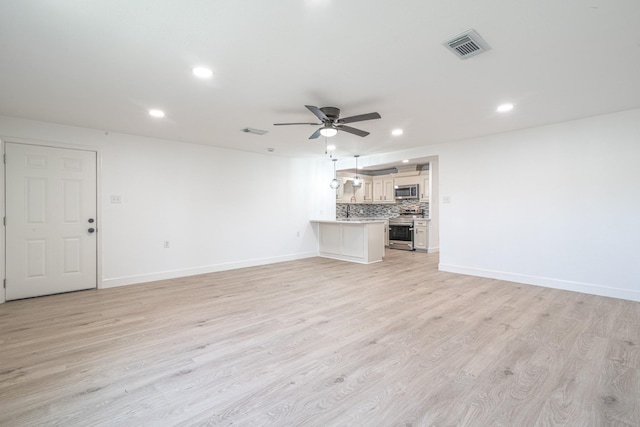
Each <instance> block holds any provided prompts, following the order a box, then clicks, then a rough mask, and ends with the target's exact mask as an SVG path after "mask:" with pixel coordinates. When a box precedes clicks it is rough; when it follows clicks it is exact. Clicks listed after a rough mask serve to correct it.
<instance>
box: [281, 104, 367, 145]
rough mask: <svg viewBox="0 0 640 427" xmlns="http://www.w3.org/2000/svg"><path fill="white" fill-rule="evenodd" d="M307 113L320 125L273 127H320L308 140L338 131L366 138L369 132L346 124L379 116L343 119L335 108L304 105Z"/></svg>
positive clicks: (283, 124)
mask: <svg viewBox="0 0 640 427" xmlns="http://www.w3.org/2000/svg"><path fill="white" fill-rule="evenodd" d="M305 107H307V109H308V110H309V111H311V112H312V113H313V114H315V116H316V117H317V118H318V119H320V121H321V123H274V124H273V125H274V126H288V125H312V126H322V127H321V128H320V129H318V130H316V131H315V132H314V133H313V134H311V136H310V137H309V139H316V138H317V137H319V136H320V135H323V136H327V137H329V136H334V135H335V134H336V133H338V131H339V130H341V131H344V132H348V133H352V134H354V135H358V136H363V137H364V136H367V135H369V132H365V131H363V130H360V129H356V128H353V127H351V126H346V125H345V124H346V123H353V122H362V121H364V120H372V119H379V118H380V114H378V113H367V114H359V115H357V116H351V117H345V118H343V119H341V118H340V109H339V108H336V107H320V108H318V107H314V106H313V105H305Z"/></svg>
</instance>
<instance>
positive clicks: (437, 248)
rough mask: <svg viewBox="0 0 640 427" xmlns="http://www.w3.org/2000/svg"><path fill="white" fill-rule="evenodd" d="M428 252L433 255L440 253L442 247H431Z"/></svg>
mask: <svg viewBox="0 0 640 427" xmlns="http://www.w3.org/2000/svg"><path fill="white" fill-rule="evenodd" d="M427 251H428V252H429V253H430V254H431V253H435V252H440V247H439V246H433V247H430V248H429V249H427Z"/></svg>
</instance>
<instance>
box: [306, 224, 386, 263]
mask: <svg viewBox="0 0 640 427" xmlns="http://www.w3.org/2000/svg"><path fill="white" fill-rule="evenodd" d="M311 223H312V224H317V225H316V226H314V230H315V231H316V233H317V236H318V243H319V255H320V256H321V257H324V258H332V259H338V260H342V261H350V262H357V263H361V264H372V263H374V262H380V261H382V257H383V256H384V240H385V239H384V237H385V220H312V221H311Z"/></svg>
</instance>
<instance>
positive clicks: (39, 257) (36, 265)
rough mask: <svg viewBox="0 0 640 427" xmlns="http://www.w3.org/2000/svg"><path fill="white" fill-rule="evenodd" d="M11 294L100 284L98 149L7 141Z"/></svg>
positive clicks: (8, 280) (25, 295) (8, 279)
mask: <svg viewBox="0 0 640 427" xmlns="http://www.w3.org/2000/svg"><path fill="white" fill-rule="evenodd" d="M5 153H6V160H5V161H6V168H5V171H6V180H5V185H6V190H5V195H6V196H5V197H6V299H7V300H14V299H20V298H29V297H35V296H40V295H50V294H56V293H61V292H69V291H77V290H81V289H90V288H96V287H97V277H96V276H97V275H96V262H97V261H96V257H97V238H96V231H97V218H96V212H97V209H96V205H97V204H96V202H97V198H96V153H95V152H92V151H83V150H71V149H62V148H53V147H42V146H37V145H26V144H15V143H6V144H5Z"/></svg>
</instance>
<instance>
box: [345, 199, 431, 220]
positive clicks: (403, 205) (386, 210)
mask: <svg viewBox="0 0 640 427" xmlns="http://www.w3.org/2000/svg"><path fill="white" fill-rule="evenodd" d="M347 206H348V207H349V218H394V217H397V216H398V215H400V209H410V208H412V209H415V208H418V209H422V210H424V217H425V218H428V217H429V202H416V201H413V200H402V201H401V202H400V203H394V204H384V205H377V204H373V203H366V204H365V203H360V204H358V203H336V219H342V218H346V217H347Z"/></svg>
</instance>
